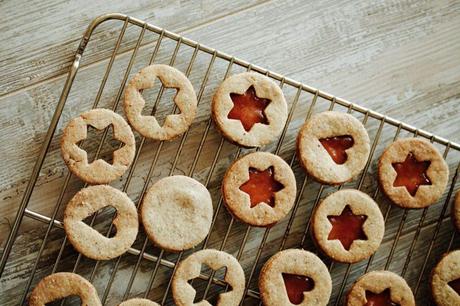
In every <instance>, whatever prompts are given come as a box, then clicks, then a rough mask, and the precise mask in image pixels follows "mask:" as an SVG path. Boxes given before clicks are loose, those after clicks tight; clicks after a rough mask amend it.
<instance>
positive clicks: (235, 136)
mask: <svg viewBox="0 0 460 306" xmlns="http://www.w3.org/2000/svg"><path fill="white" fill-rule="evenodd" d="M232 96H233V97H241V98H242V99H243V100H244V101H247V99H251V100H252V104H250V105H251V107H249V108H248V106H244V107H245V108H244V109H242V110H240V111H238V112H235V114H237V113H240V114H237V115H236V117H232V116H231V113H232V110H233V109H234V107H235V102H234V101H233V99H235V98H233V99H232ZM249 96H252V97H251V98H248V97H249ZM261 101H262V103H264V105H263V106H260V107H262V108H263V109H253V107H254V105H255V103H260V102H261ZM263 101H264V102H263ZM242 107H243V106H242ZM287 112H288V111H287V103H286V100H285V99H284V95H283V91H282V90H281V88H280V87H279V86H278V85H277V84H276V83H275V82H273V81H272V80H271V79H269V78H268V77H266V76H263V75H261V74H258V73H255V72H244V73H240V74H236V75H232V76H230V77H229V78H227V79H225V80H224V81H223V82H222V84H221V85H220V86H219V88H218V89H217V91H216V93H215V94H214V97H213V100H212V118H213V119H214V122H215V123H216V126H217V128H218V129H219V131H220V132H221V133H222V134H223V135H224V136H225V137H226V138H227V139H228V140H230V141H231V142H233V143H236V144H239V145H241V146H243V147H261V146H264V145H266V144H268V143H270V142H272V141H273V140H275V139H276V138H277V137H278V135H279V134H280V133H281V131H282V130H283V128H284V125H285V123H286V119H287ZM229 116H230V118H229ZM248 117H249V119H246V118H248ZM254 117H257V118H258V120H256V122H254ZM231 118H235V119H231ZM242 120H243V121H242ZM248 120H249V121H248ZM243 122H245V123H243ZM246 124H249V126H246ZM247 127H249V129H248V130H246V128H247Z"/></svg>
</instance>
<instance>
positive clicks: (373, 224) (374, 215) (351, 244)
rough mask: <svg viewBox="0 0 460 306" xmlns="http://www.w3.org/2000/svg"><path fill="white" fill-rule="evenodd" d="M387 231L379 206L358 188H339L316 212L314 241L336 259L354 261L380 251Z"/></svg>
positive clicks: (314, 215) (345, 261)
mask: <svg viewBox="0 0 460 306" xmlns="http://www.w3.org/2000/svg"><path fill="white" fill-rule="evenodd" d="M384 232H385V221H384V219H383V216H382V213H381V211H380V209H379V206H378V205H377V203H375V202H374V200H373V199H372V198H371V197H369V196H368V195H367V194H365V193H363V192H361V191H359V190H354V189H342V190H339V191H336V192H334V193H332V194H330V195H329V196H328V197H326V198H325V199H324V200H323V201H322V202H321V203H320V204H319V205H318V207H317V208H316V209H315V211H314V212H313V217H312V236H313V240H314V241H315V242H316V244H317V245H318V247H319V248H320V249H321V250H322V251H323V252H324V253H325V254H326V255H327V256H329V257H330V258H331V259H333V260H335V261H339V262H344V263H354V262H358V261H360V260H363V259H365V258H368V257H369V256H371V255H372V254H374V253H375V251H377V249H378V247H379V246H380V243H381V242H382V239H383V234H384Z"/></svg>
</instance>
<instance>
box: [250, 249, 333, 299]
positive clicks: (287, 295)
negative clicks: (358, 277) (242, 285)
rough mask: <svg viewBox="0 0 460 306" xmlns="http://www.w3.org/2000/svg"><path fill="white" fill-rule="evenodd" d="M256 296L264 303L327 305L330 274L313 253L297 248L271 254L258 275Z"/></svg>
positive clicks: (330, 282)
mask: <svg viewBox="0 0 460 306" xmlns="http://www.w3.org/2000/svg"><path fill="white" fill-rule="evenodd" d="M259 290H260V296H261V299H262V301H263V303H264V305H265V306H279V305H301V306H310V305H311V306H320V305H327V303H328V301H329V297H330V295H331V290H332V281H331V276H330V274H329V271H328V269H327V267H326V266H325V265H324V263H323V262H322V261H321V260H320V259H319V258H318V257H317V256H316V255H315V254H313V253H310V252H308V251H304V250H300V249H290V250H284V251H281V252H279V253H276V254H275V255H273V256H272V257H271V258H270V259H269V260H268V261H267V262H266V263H265V265H264V266H263V268H262V270H261V272H260V275H259Z"/></svg>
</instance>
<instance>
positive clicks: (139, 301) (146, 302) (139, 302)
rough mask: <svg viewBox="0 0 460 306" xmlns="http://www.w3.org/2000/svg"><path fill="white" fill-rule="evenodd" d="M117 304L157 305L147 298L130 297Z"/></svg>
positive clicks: (120, 305)
mask: <svg viewBox="0 0 460 306" xmlns="http://www.w3.org/2000/svg"><path fill="white" fill-rule="evenodd" d="M118 306H159V305H158V304H157V303H155V302H153V301H151V300H147V299H130V300H127V301H124V302H123V303H121V304H119V305H118Z"/></svg>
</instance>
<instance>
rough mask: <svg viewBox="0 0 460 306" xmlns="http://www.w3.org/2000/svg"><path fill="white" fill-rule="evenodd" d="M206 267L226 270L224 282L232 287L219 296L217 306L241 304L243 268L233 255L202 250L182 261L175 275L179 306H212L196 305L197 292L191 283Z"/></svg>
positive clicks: (176, 300)
mask: <svg viewBox="0 0 460 306" xmlns="http://www.w3.org/2000/svg"><path fill="white" fill-rule="evenodd" d="M203 264H204V265H206V266H208V267H209V268H211V269H213V270H214V271H217V270H219V269H221V268H223V267H225V268H226V273H225V277H224V281H225V282H226V283H227V284H229V285H230V287H231V289H230V291H227V292H224V293H221V294H219V296H218V299H217V304H216V305H215V306H237V305H239V304H240V302H241V299H242V297H243V293H244V288H245V277H244V271H243V268H241V265H240V264H239V262H238V261H237V260H236V258H235V257H233V256H232V255H230V254H228V253H225V252H222V251H218V250H212V249H206V250H201V251H198V252H196V253H193V254H192V255H190V256H189V257H187V258H186V259H184V260H182V261H181V262H180V263H179V266H178V267H177V270H176V272H175V273H174V276H173V280H172V294H173V299H174V302H175V303H176V305H177V306H192V305H200V306H211V304H210V303H209V302H208V301H206V300H203V301H201V302H199V303H194V299H195V295H196V291H195V289H194V288H193V287H192V285H190V283H189V281H190V280H192V279H194V278H197V277H199V276H200V273H201V266H202V265H203Z"/></svg>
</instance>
